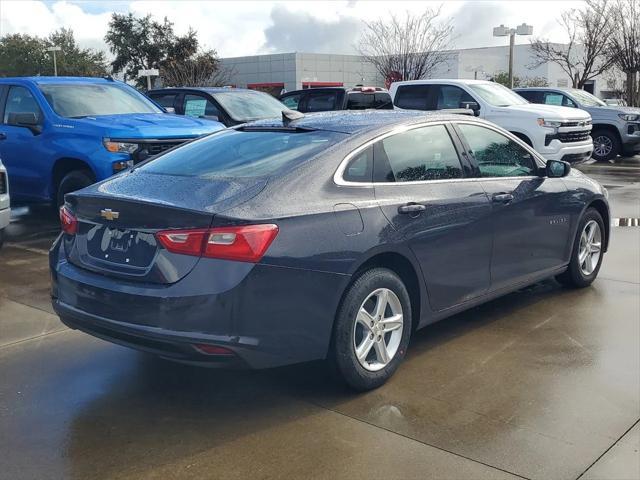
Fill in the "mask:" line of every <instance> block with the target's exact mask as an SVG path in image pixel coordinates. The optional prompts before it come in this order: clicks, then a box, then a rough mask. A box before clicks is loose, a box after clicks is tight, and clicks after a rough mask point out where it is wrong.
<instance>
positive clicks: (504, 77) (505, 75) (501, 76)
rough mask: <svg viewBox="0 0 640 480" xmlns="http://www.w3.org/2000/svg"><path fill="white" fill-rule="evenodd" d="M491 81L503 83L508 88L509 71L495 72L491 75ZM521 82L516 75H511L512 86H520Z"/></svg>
mask: <svg viewBox="0 0 640 480" xmlns="http://www.w3.org/2000/svg"><path fill="white" fill-rule="evenodd" d="M491 81H492V82H496V83H499V84H500V85H504V86H505V87H507V88H510V84H509V72H496V73H494V74H493V77H491ZM521 83H522V79H521V78H520V77H518V76H517V75H514V76H513V86H514V88H516V87H520V86H521Z"/></svg>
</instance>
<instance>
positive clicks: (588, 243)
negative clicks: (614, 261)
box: [578, 220, 602, 276]
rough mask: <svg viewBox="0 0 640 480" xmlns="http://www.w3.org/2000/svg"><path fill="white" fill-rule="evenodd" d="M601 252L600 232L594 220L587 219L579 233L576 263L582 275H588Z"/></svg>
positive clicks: (593, 268)
mask: <svg viewBox="0 0 640 480" xmlns="http://www.w3.org/2000/svg"><path fill="white" fill-rule="evenodd" d="M601 253H602V232H601V230H600V225H599V224H598V222H596V221H595V220H589V221H588V222H587V223H586V225H585V226H584V228H583V229H582V234H581V235H580V247H579V250H578V264H579V265H580V271H581V272H582V274H583V275H586V276H589V275H591V274H592V273H593V272H594V270H595V269H596V268H597V266H598V262H599V261H600V255H601Z"/></svg>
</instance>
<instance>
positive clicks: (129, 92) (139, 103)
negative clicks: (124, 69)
mask: <svg viewBox="0 0 640 480" xmlns="http://www.w3.org/2000/svg"><path fill="white" fill-rule="evenodd" d="M40 90H41V91H42V93H43V94H44V97H45V98H46V99H47V102H49V105H51V108H53V110H54V111H55V112H56V113H57V114H58V115H60V116H62V117H67V118H82V117H94V116H99V115H122V114H129V113H161V112H162V110H160V109H159V108H158V107H157V106H156V105H155V104H154V103H153V102H151V101H150V100H149V99H148V98H146V97H145V96H144V95H142V94H141V93H139V92H137V91H136V90H134V89H133V88H131V87H128V86H126V85H119V84H117V83H108V84H97V83H96V84H89V83H85V84H82V83H78V84H75V83H74V84H45V85H40Z"/></svg>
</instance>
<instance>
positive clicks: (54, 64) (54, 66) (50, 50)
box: [47, 47, 62, 77]
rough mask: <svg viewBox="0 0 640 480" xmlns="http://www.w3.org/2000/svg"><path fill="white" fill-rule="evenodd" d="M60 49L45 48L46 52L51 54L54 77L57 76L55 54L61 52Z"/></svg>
mask: <svg viewBox="0 0 640 480" xmlns="http://www.w3.org/2000/svg"><path fill="white" fill-rule="evenodd" d="M61 50H62V48H60V47H49V48H47V52H51V53H53V75H54V77H57V76H58V64H57V63H56V52H59V51H61Z"/></svg>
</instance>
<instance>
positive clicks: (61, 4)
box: [0, 0, 582, 57]
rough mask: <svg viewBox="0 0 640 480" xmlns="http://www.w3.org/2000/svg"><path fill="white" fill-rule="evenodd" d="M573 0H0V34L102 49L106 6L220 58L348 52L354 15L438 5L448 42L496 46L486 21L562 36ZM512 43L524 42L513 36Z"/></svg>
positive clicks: (354, 34) (355, 32)
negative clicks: (170, 29) (149, 19)
mask: <svg viewBox="0 0 640 480" xmlns="http://www.w3.org/2000/svg"><path fill="white" fill-rule="evenodd" d="M581 4H582V2H580V1H557V0H556V1H553V0H548V1H524V0H523V1H516V0H510V1H509V0H503V1H481V0H466V1H464V0H450V1H445V2H440V1H438V2H431V1H409V2H403V1H362V0H358V1H333V2H332V1H287V2H282V1H280V2H278V1H275V2H269V1H260V2H254V1H233V2H231V1H205V0H200V1H191V0H174V1H171V0H157V1H153V2H152V1H137V0H135V1H125V0H112V1H107V0H100V1H98V0H91V1H88V0H83V1H81V0H39V1H36V0H0V35H5V34H8V33H28V34H31V35H40V36H46V35H47V34H49V33H50V32H51V31H53V30H55V29H57V28H60V27H67V28H71V29H73V30H74V32H75V35H76V39H77V40H78V41H79V42H80V43H81V45H83V46H86V47H93V48H103V49H106V47H105V44H104V41H103V38H104V34H105V32H106V30H107V24H108V22H109V18H110V16H111V14H112V13H113V12H119V13H127V12H132V13H134V14H135V15H145V14H147V13H152V14H153V16H154V17H157V18H158V19H162V18H163V17H165V16H166V17H168V18H169V19H170V20H171V21H173V22H174V23H175V29H176V31H177V32H178V33H183V32H185V31H187V29H188V28H189V27H190V26H191V27H192V28H194V29H195V30H197V32H198V38H199V39H200V42H201V44H202V46H203V47H206V48H214V49H216V50H217V51H218V54H219V55H220V56H222V57H233V56H241V55H253V54H257V53H280V52H292V51H297V52H319V53H353V52H354V45H355V44H356V42H357V39H358V37H359V32H360V29H361V27H362V21H363V20H364V21H366V20H373V19H377V18H380V17H384V16H385V15H388V14H389V12H391V11H394V12H396V13H402V12H405V11H411V12H418V11H421V10H423V9H424V8H425V7H435V8H437V7H438V6H439V5H442V15H443V18H451V19H453V24H454V26H455V35H456V39H455V42H454V47H457V48H468V47H481V46H490V45H504V44H505V43H506V39H505V38H493V37H492V36H491V31H492V30H491V29H492V27H494V26H496V25H499V24H501V23H502V24H505V25H508V26H515V25H518V24H520V23H522V22H526V23H529V24H532V25H533V26H534V35H536V36H538V35H539V36H542V37H544V38H548V39H550V40H552V41H559V42H561V41H563V40H564V38H565V37H564V35H563V31H562V29H561V28H560V27H559V26H558V24H557V21H556V19H557V18H558V17H559V15H560V13H561V12H562V11H563V10H566V9H570V8H576V7H580V6H581ZM517 41H518V42H519V43H522V42H528V38H527V37H519V38H518V40H517Z"/></svg>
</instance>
